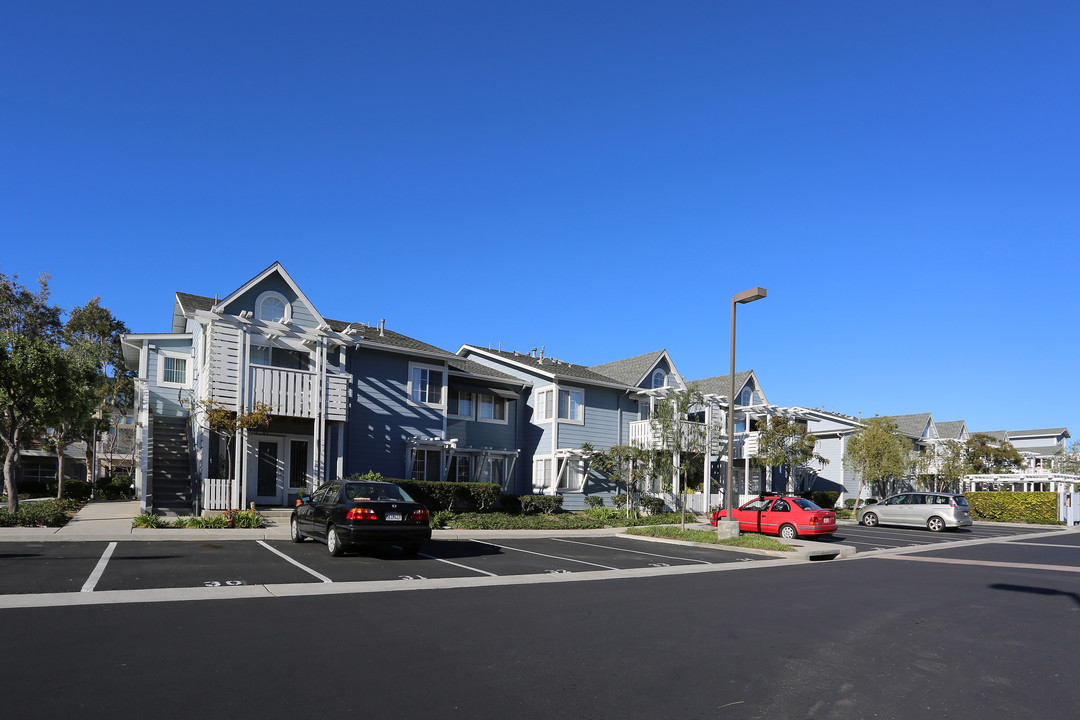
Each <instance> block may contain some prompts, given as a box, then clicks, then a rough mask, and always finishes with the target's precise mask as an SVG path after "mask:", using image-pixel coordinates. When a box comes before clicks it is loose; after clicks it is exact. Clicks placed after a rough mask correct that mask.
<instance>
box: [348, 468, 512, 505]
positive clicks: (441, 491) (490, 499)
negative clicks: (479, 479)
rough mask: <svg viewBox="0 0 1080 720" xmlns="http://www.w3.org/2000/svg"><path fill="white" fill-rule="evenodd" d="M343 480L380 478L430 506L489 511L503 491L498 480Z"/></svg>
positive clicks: (371, 474) (373, 475) (354, 476)
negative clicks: (488, 481) (494, 481)
mask: <svg viewBox="0 0 1080 720" xmlns="http://www.w3.org/2000/svg"><path fill="white" fill-rule="evenodd" d="M345 479H346V480H369V481H371V480H380V481H383V482H391V483H394V484H395V485H397V486H398V487H400V488H401V489H402V490H404V491H405V492H407V493H408V494H409V495H410V496H412V498H413V499H414V500H416V501H417V502H420V503H423V504H424V505H427V506H428V507H429V509H442V510H454V509H458V510H479V511H480V512H484V511H485V510H491V509H492V508H493V507H495V505H496V503H498V502H499V499H500V498H501V496H502V494H503V492H502V486H501V485H499V484H498V483H467V482H433V481H430V480H401V479H396V478H384V477H383V476H382V475H380V474H378V473H373V472H369V473H365V474H364V475H350V476H349V477H347V478H345Z"/></svg>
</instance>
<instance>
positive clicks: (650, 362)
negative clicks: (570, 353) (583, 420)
mask: <svg viewBox="0 0 1080 720" xmlns="http://www.w3.org/2000/svg"><path fill="white" fill-rule="evenodd" d="M664 359H667V363H668V368H670V370H671V372H670V374H671V375H674V376H675V377H676V378H679V382H680V384H681V382H682V379H681V378H680V376H679V371H678V370H676V369H675V362H674V361H673V360H672V359H671V356H670V355H668V351H667V350H654V351H653V352H650V353H645V354H644V355H637V356H635V357H632V358H626V359H625V360H616V361H615V362H609V363H604V364H603V365H593V366H591V367H590V368H589V369H590V370H592V371H593V372H597V373H600V374H601V375H606V376H607V377H609V378H611V379H612V380H615V381H616V382H620V383H622V384H624V385H632V386H634V387H642V383H643V382H645V380H646V379H647V378H648V377H649V376H650V375H652V373H653V371H654V370H655V369H656V367H657V365H659V364H660V361H661V360H664Z"/></svg>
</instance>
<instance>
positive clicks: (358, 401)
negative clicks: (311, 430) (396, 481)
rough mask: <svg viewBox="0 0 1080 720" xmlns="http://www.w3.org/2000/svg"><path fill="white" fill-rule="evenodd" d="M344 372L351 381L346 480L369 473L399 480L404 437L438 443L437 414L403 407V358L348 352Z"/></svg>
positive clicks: (440, 426)
mask: <svg viewBox="0 0 1080 720" xmlns="http://www.w3.org/2000/svg"><path fill="white" fill-rule="evenodd" d="M348 369H349V372H350V373H351V374H352V377H353V381H352V388H351V395H352V398H351V402H350V408H349V422H348V426H347V429H346V440H345V442H346V448H345V474H346V475H350V474H352V473H364V472H367V471H368V470H374V471H375V472H378V473H381V474H382V475H384V476H386V477H390V478H401V477H403V476H404V475H405V456H406V447H407V444H406V442H405V439H406V437H411V436H413V435H417V436H420V437H428V438H431V437H442V432H443V421H442V413H441V412H440V411H439V410H438V409H432V408H427V407H425V406H422V405H414V404H412V403H410V402H409V401H408V397H407V395H406V391H407V390H408V377H409V358H408V356H405V355H399V354H396V353H387V352H378V351H373V350H366V349H355V350H350V351H349V353H348Z"/></svg>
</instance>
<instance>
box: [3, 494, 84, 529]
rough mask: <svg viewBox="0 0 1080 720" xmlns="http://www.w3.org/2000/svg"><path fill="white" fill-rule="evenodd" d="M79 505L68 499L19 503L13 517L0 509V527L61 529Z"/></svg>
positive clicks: (5, 510)
mask: <svg viewBox="0 0 1080 720" xmlns="http://www.w3.org/2000/svg"><path fill="white" fill-rule="evenodd" d="M80 505H82V503H80V502H77V501H75V500H72V499H70V498H64V499H62V500H56V499H55V498H54V499H51V500H40V501H37V502H21V503H19V510H18V511H17V512H16V513H15V514H14V515H12V514H11V513H9V512H8V509H7V508H6V507H2V508H0V527H15V526H20V527H63V526H64V525H67V522H68V520H70V519H71V512H72V511H73V510H75V509H76V508H78V507H79V506H80Z"/></svg>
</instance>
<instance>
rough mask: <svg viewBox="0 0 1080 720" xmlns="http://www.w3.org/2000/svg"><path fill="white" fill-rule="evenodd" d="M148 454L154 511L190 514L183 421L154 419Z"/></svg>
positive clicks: (189, 467) (187, 450) (188, 460)
mask: <svg viewBox="0 0 1080 720" xmlns="http://www.w3.org/2000/svg"><path fill="white" fill-rule="evenodd" d="M153 423H154V425H153V436H152V437H153V441H152V442H151V452H152V453H153V455H152V463H153V470H152V472H151V476H150V477H151V486H150V487H151V503H152V506H153V509H154V511H155V512H161V513H165V514H178V513H182V514H190V513H191V511H192V507H193V497H192V487H191V486H192V481H191V470H192V462H191V450H190V442H189V440H188V429H187V419H186V418H167V417H155V418H154V421H153Z"/></svg>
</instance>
